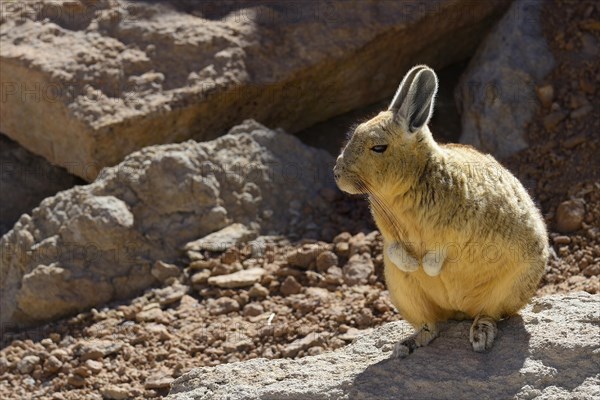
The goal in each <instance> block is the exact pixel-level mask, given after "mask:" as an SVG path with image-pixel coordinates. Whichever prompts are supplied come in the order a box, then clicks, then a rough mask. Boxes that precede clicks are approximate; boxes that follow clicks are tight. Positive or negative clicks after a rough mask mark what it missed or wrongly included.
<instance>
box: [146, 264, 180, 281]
mask: <svg viewBox="0 0 600 400" xmlns="http://www.w3.org/2000/svg"><path fill="white" fill-rule="evenodd" d="M150 273H151V274H152V276H153V277H155V278H156V279H158V280H159V281H160V282H164V281H166V280H167V279H168V278H171V277H177V276H179V274H180V273H181V270H180V269H179V267H177V265H173V264H167V263H166V262H163V261H157V262H155V263H154V266H153V267H152V270H151V271H150Z"/></svg>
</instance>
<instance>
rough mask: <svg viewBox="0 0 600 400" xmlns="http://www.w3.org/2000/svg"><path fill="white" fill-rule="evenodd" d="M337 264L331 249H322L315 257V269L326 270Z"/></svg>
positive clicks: (336, 258)
mask: <svg viewBox="0 0 600 400" xmlns="http://www.w3.org/2000/svg"><path fill="white" fill-rule="evenodd" d="M337 264H338V257H337V256H336V255H335V253H334V252H332V251H329V250H328V251H324V252H323V253H321V254H319V256H318V257H317V269H318V270H319V271H320V272H325V271H327V270H328V269H329V268H330V267H336V266H337Z"/></svg>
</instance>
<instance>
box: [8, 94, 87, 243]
mask: <svg viewBox="0 0 600 400" xmlns="http://www.w3.org/2000/svg"><path fill="white" fill-rule="evenodd" d="M3 107H5V105H4V103H2V106H0V108H3ZM82 183H84V182H83V181H82V180H81V179H79V178H77V177H76V176H73V175H70V174H69V173H68V172H67V171H65V170H64V169H62V168H59V167H56V166H54V165H52V164H50V163H48V161H46V160H44V159H43V158H42V157H39V156H36V155H35V154H32V153H31V152H29V151H27V150H25V149H24V148H23V147H21V146H19V145H18V144H17V143H15V142H13V141H12V140H10V139H8V138H7V137H5V136H4V135H0V235H3V234H4V233H6V232H8V231H9V230H10V229H11V228H12V226H13V225H14V224H15V222H17V220H18V219H19V217H20V216H21V214H24V213H28V212H31V210H33V208H34V207H35V206H37V205H38V204H40V201H42V200H44V199H45V198H46V197H48V196H54V195H55V194H56V193H57V192H59V191H61V190H65V189H70V188H72V187H73V186H75V185H80V184H82Z"/></svg>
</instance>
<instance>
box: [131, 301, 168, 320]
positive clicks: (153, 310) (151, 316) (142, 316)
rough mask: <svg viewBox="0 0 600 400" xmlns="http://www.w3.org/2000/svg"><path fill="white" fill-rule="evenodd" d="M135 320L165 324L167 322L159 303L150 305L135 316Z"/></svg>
mask: <svg viewBox="0 0 600 400" xmlns="http://www.w3.org/2000/svg"><path fill="white" fill-rule="evenodd" d="M135 320H136V321H137V322H150V321H156V322H163V321H165V313H164V312H163V310H162V309H161V308H160V305H159V304H158V303H150V304H149V305H148V306H146V307H144V308H143V309H142V311H140V312H139V313H137V314H136V315H135Z"/></svg>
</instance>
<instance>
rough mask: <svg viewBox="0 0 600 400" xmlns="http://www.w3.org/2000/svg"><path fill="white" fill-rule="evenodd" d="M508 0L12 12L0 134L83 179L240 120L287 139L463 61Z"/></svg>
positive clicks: (33, 5) (29, 7) (43, 0)
mask: <svg viewBox="0 0 600 400" xmlns="http://www.w3.org/2000/svg"><path fill="white" fill-rule="evenodd" d="M507 5H508V2H507V1H504V0H494V1H479V0H445V1H436V2H418V3H406V2H394V1H384V2H365V1H356V2H346V1H328V2H319V3H314V4H312V3H311V4H310V5H309V4H308V3H297V2H279V3H278V2H265V1H257V0H253V1H248V2H227V3H225V4H223V3H221V2H191V1H183V0H181V1H173V2H167V1H157V2H152V3H148V2H137V1H126V0H98V1H82V0H80V1H77V0H76V1H64V0H61V1H55V0H36V1H31V2H8V3H6V2H5V4H3V6H2V8H3V10H2V11H3V12H2V17H1V19H0V44H1V46H0V49H1V50H0V66H1V68H2V90H3V94H2V96H3V98H5V99H6V101H3V107H2V108H1V112H0V130H2V131H3V132H5V133H6V134H7V135H9V136H10V137H11V138H13V139H15V140H16V141H18V142H19V143H21V144H22V145H23V146H25V147H26V148H28V149H30V150H31V151H33V152H35V153H37V154H41V155H42V156H44V157H45V158H47V159H48V160H50V161H51V162H53V163H56V164H58V165H63V166H66V167H67V168H68V169H69V170H70V171H72V172H73V173H75V174H77V175H79V176H81V177H83V178H84V179H87V180H92V179H94V178H95V176H96V175H97V174H98V173H99V171H100V169H101V168H102V167H106V166H112V165H115V164H116V163H118V162H119V161H121V160H122V159H123V158H124V157H125V155H127V154H129V153H131V152H132V151H134V150H137V149H140V148H142V147H144V146H147V145H151V144H158V143H169V142H176V141H182V140H185V139H188V138H194V139H197V140H206V139H210V138H214V137H216V136H217V135H219V134H221V133H223V132H224V131H225V130H226V129H228V128H229V127H231V126H233V125H235V124H236V123H239V122H241V121H242V120H243V119H245V118H250V117H251V118H254V119H256V120H258V121H260V122H262V123H264V124H266V125H268V126H274V127H283V128H284V129H287V130H288V131H290V132H296V131H299V130H301V129H302V128H305V127H307V126H309V125H311V124H313V123H315V122H318V121H322V120H325V119H327V118H329V117H331V116H333V115H337V114H340V113H343V112H345V111H349V110H351V109H354V108H357V107H359V106H363V105H366V104H370V103H373V102H375V101H377V100H381V99H384V98H386V97H389V96H390V95H391V94H392V93H393V92H394V91H395V89H396V86H397V84H398V82H399V80H400V79H401V77H402V76H403V74H404V73H405V72H406V70H407V69H408V68H409V67H410V66H412V65H413V64H415V63H428V64H430V65H431V66H433V67H436V68H441V67H443V66H445V65H449V64H451V63H453V62H456V61H458V60H462V59H465V58H467V57H468V56H470V55H471V54H472V53H473V51H474V49H475V46H476V45H477V43H478V41H479V38H480V37H481V35H482V34H483V33H484V32H485V31H486V30H487V29H488V27H489V26H490V25H491V24H492V23H493V21H495V20H496V19H497V18H498V17H499V16H500V14H501V13H502V12H503V11H504V10H505V9H506V7H507Z"/></svg>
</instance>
